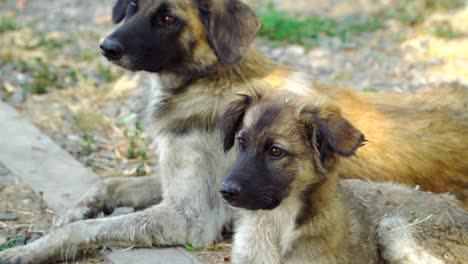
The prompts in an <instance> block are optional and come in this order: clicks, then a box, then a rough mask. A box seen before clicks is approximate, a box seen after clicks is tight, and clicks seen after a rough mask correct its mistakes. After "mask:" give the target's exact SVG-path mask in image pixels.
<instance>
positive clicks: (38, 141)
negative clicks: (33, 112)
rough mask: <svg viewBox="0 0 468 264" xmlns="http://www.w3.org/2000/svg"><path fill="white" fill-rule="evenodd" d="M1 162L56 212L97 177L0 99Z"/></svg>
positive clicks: (72, 200)
mask: <svg viewBox="0 0 468 264" xmlns="http://www.w3.org/2000/svg"><path fill="white" fill-rule="evenodd" d="M0 124H1V125H2V129H0V161H1V162H2V163H3V164H5V165H6V166H7V167H8V168H9V169H10V170H11V171H12V172H13V173H15V174H16V175H18V176H19V177H20V178H21V179H22V180H23V181H25V182H26V183H27V184H28V185H29V186H30V187H31V188H32V189H33V190H34V191H36V192H37V193H40V192H43V193H44V200H45V201H46V203H47V205H48V206H49V207H50V208H51V209H53V210H54V211H55V212H56V213H57V214H58V215H63V214H64V213H65V210H66V209H67V208H70V207H71V206H72V205H74V204H75V203H76V202H77V201H78V200H79V199H80V198H81V197H82V196H83V195H84V194H85V193H86V191H87V190H89V188H90V187H91V186H92V185H93V184H94V183H96V182H97V181H98V177H97V176H96V175H94V174H93V173H92V172H91V171H89V170H88V169H86V168H85V167H84V166H82V165H81V164H80V163H79V162H78V161H77V160H75V159H74V158H73V157H72V156H71V155H70V154H68V153H67V152H66V151H65V150H63V149H61V148H60V147H59V146H58V145H57V144H56V143H55V142H53V141H52V140H51V139H50V138H49V137H47V136H46V135H44V134H42V133H41V132H40V131H39V129H37V128H36V127H35V126H34V125H32V124H31V123H30V122H29V121H28V120H26V119H25V118H24V117H22V116H21V115H20V114H19V113H18V112H17V111H16V110H15V109H13V108H12V107H10V106H9V105H6V104H4V103H2V102H0Z"/></svg>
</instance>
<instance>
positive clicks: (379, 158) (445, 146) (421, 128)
mask: <svg viewBox="0 0 468 264" xmlns="http://www.w3.org/2000/svg"><path fill="white" fill-rule="evenodd" d="M317 89H319V90H320V91H322V92H324V93H326V94H327V95H329V96H330V97H331V98H332V101H333V102H334V103H336V104H338V105H339V106H340V108H342V110H343V115H344V117H346V118H347V119H348V120H350V121H351V122H352V123H353V124H354V125H355V126H356V127H357V128H358V129H360V130H361V131H362V132H363V133H364V134H365V135H366V138H367V139H368V142H367V144H366V147H365V148H362V149H361V150H360V152H359V154H358V156H357V157H352V158H349V159H346V160H343V162H342V163H341V164H340V165H339V168H338V171H339V175H340V177H342V178H350V179H351V178H358V179H365V180H375V181H392V182H399V183H405V184H409V185H411V186H416V185H419V186H420V187H421V189H422V190H430V191H432V192H446V191H447V190H450V191H451V192H453V193H454V194H456V195H457V197H458V198H459V199H461V200H462V201H464V203H465V205H467V204H468V200H467V197H468V191H467V190H468V160H467V158H466V157H468V87H466V86H461V85H457V84H450V85H447V87H442V88H441V87H437V88H431V89H424V90H421V91H418V92H416V93H414V94H408V93H382V94H381V93H374V94H369V93H367V94H366V93H356V92H355V91H353V90H347V89H339V90H338V88H333V87H328V86H320V85H318V86H317ZM363 161H365V163H366V164H364V162H363Z"/></svg>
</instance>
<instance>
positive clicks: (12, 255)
mask: <svg viewBox="0 0 468 264" xmlns="http://www.w3.org/2000/svg"><path fill="white" fill-rule="evenodd" d="M22 248H23V247H16V248H12V249H7V250H5V251H2V252H0V264H30V263H33V261H32V259H31V258H30V255H29V254H28V253H27V252H25V251H24V250H22Z"/></svg>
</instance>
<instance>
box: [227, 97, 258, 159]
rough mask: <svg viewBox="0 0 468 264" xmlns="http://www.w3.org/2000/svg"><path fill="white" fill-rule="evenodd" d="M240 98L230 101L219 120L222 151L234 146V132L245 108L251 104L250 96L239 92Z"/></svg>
mask: <svg viewBox="0 0 468 264" xmlns="http://www.w3.org/2000/svg"><path fill="white" fill-rule="evenodd" d="M239 96H240V97H241V98H239V99H237V100H235V101H232V102H231V103H230V104H229V106H228V108H227V110H226V111H225V112H224V114H223V115H222V117H221V119H220V121H219V128H220V130H221V137H222V138H223V148H224V151H225V152H227V151H229V150H230V149H231V148H232V146H234V141H235V136H236V132H237V131H238V130H239V127H240V125H241V124H242V121H243V120H244V115H245V112H246V111H247V108H249V106H250V105H251V104H252V97H251V96H248V95H245V94H240V95H239Z"/></svg>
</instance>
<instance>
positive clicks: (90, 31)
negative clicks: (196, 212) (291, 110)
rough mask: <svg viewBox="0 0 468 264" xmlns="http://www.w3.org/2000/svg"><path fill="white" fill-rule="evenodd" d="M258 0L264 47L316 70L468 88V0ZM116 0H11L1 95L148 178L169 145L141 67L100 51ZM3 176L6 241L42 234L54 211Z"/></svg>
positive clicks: (218, 256)
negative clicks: (147, 121)
mask: <svg viewBox="0 0 468 264" xmlns="http://www.w3.org/2000/svg"><path fill="white" fill-rule="evenodd" d="M246 2H247V3H249V4H250V5H251V6H252V7H253V8H254V9H255V11H256V12H257V14H258V15H259V16H260V17H261V19H262V21H263V28H262V31H261V32H260V37H259V38H258V39H257V45H259V46H260V48H261V49H262V50H263V51H264V52H265V53H266V54H267V55H268V56H270V57H271V58H273V59H275V60H277V61H280V62H283V63H286V64H289V65H292V66H294V67H296V68H298V69H300V70H302V71H305V72H307V73H309V74H310V75H311V76H312V78H313V79H318V80H321V81H323V82H325V83H329V84H333V85H339V86H349V87H352V88H354V89H358V90H363V91H364V92H368V93H380V92H382V91H393V92H413V91H415V90H417V89H420V88H423V87H428V86H441V85H443V84H444V83H448V82H458V83H461V84H464V85H468V38H467V37H468V7H467V5H466V2H467V1H466V0H445V1H442V0H275V1H267V0H246ZM113 4H114V1H113V0H102V1H92V0H67V1H59V0H0V100H2V101H3V102H5V103H7V104H10V105H12V106H14V107H15V108H16V109H17V110H19V111H20V112H21V113H22V114H23V115H24V116H26V117H27V118H28V119H29V120H30V121H31V122H33V123H34V124H35V125H36V126H38V127H39V128H40V129H41V131H42V132H43V133H45V134H47V135H49V136H50V137H51V138H52V139H53V140H54V141H55V142H57V143H58V144H59V145H60V146H62V147H63V148H64V149H65V150H66V151H68V152H69V153H70V154H71V155H72V156H74V157H75V158H76V159H77V160H79V161H80V162H81V163H82V164H83V165H84V166H86V167H88V168H89V169H90V170H92V171H93V172H94V173H96V174H97V175H98V176H99V177H101V178H106V177H113V176H122V175H125V176H141V177H144V176H146V175H149V174H152V173H155V171H157V168H155V167H154V163H153V159H154V157H155V155H157V150H154V149H152V148H151V145H150V141H149V139H148V137H147V135H146V134H145V132H144V131H143V129H142V126H141V121H140V120H141V118H140V115H139V114H140V112H141V110H142V108H143V101H144V100H143V97H142V95H141V93H140V92H141V88H139V87H140V85H139V80H140V76H139V75H138V74H133V73H129V72H126V71H124V70H122V69H120V68H118V67H116V66H113V65H111V64H110V63H108V62H107V61H106V60H105V59H104V58H103V57H102V56H101V55H100V51H99V48H98V45H99V42H100V40H101V39H102V38H104V37H105V36H106V35H107V34H108V33H110V32H111V31H112V30H113V29H114V28H115V25H113V24H112V23H111V19H110V12H111V8H112V6H113ZM0 151H1V149H0ZM0 165H1V164H0ZM0 176H1V177H2V180H1V181H0V250H4V249H7V248H9V247H12V246H14V245H17V244H24V243H27V242H30V241H33V240H35V239H37V238H38V237H40V236H42V235H43V234H44V233H45V232H46V231H47V230H48V229H49V228H50V226H51V225H52V223H53V221H54V215H53V213H52V212H50V211H48V210H46V209H44V208H45V207H44V205H43V203H42V199H41V195H40V194H39V195H37V194H34V193H33V192H32V191H31V190H30V189H29V188H28V187H27V186H26V185H25V184H23V183H21V181H20V180H18V179H17V178H15V176H14V175H11V173H9V172H8V170H6V169H5V168H2V167H1V166H0ZM2 212H8V214H6V213H2ZM2 217H3V218H2ZM7 218H9V220H5V219H7ZM188 249H189V250H194V252H195V253H196V254H198V255H201V256H202V257H204V258H205V259H209V262H210V263H223V262H224V261H225V260H227V259H226V258H227V256H228V252H229V246H228V245H227V244H221V245H218V246H215V247H211V248H206V249H193V248H190V246H188ZM88 251H89V252H88V254H87V255H88V256H89V258H87V259H86V260H83V263H89V262H94V263H100V262H102V258H101V257H100V255H99V253H98V250H97V249H95V248H91V249H89V250H88Z"/></svg>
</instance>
